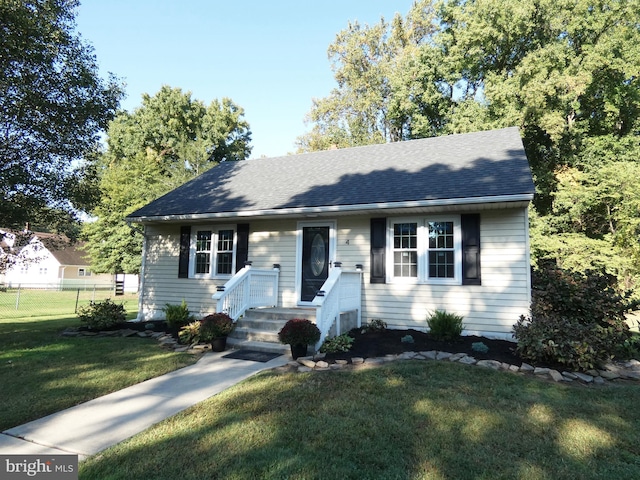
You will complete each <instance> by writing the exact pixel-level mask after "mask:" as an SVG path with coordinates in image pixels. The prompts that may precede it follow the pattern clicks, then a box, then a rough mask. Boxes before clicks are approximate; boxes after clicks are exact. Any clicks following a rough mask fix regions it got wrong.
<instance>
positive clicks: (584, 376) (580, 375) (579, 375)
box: [574, 372, 593, 383]
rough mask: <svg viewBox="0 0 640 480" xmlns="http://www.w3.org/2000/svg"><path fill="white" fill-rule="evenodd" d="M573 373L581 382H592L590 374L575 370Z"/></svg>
mask: <svg viewBox="0 0 640 480" xmlns="http://www.w3.org/2000/svg"><path fill="white" fill-rule="evenodd" d="M574 375H575V376H576V378H577V379H578V380H580V381H581V382H583V383H592V382H593V377H592V376H591V375H588V374H586V373H581V372H575V374H574Z"/></svg>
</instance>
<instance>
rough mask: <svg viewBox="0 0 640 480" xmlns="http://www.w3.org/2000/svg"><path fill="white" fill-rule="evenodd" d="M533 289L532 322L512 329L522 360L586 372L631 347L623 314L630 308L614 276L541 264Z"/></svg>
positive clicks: (523, 320) (528, 320)
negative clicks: (558, 365)
mask: <svg viewBox="0 0 640 480" xmlns="http://www.w3.org/2000/svg"><path fill="white" fill-rule="evenodd" d="M532 285H533V288H532V302H531V317H530V318H526V317H524V316H521V317H520V319H519V320H518V322H517V323H516V324H515V325H514V328H513V332H514V336H515V338H516V340H517V342H518V344H517V347H516V351H517V352H518V354H519V355H520V356H521V357H522V358H524V359H527V360H529V361H531V362H532V363H541V362H542V363H544V362H548V363H558V364H562V365H565V366H566V367H567V368H571V369H574V370H588V369H591V368H596V367H597V366H599V365H601V364H602V363H603V362H605V361H606V360H607V359H609V358H611V357H612V356H614V355H616V354H620V353H622V352H623V351H624V350H625V346H630V342H629V340H630V338H631V335H630V332H629V327H628V326H627V324H626V322H625V312H626V311H627V310H629V309H631V308H632V307H633V306H634V305H633V304H632V303H630V302H629V301H628V296H626V295H623V294H621V293H620V292H619V291H618V289H617V280H616V278H615V277H613V276H612V275H607V274H604V273H598V272H593V271H588V272H585V273H584V274H582V273H579V272H571V271H567V270H562V269H561V268H558V267H557V266H556V265H555V264H553V263H549V262H545V263H542V264H540V266H539V268H538V270H536V271H534V273H533V276H532Z"/></svg>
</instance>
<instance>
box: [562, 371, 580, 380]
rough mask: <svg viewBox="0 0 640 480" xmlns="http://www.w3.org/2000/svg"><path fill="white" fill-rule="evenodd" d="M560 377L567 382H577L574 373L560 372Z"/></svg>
mask: <svg viewBox="0 0 640 480" xmlns="http://www.w3.org/2000/svg"><path fill="white" fill-rule="evenodd" d="M562 376H563V377H565V378H568V379H569V380H577V379H578V377H577V375H576V374H575V373H571V372H562Z"/></svg>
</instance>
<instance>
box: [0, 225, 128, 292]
mask: <svg viewBox="0 0 640 480" xmlns="http://www.w3.org/2000/svg"><path fill="white" fill-rule="evenodd" d="M29 233H30V235H32V238H31V240H30V241H29V243H28V244H27V245H26V246H24V247H22V249H20V252H21V254H20V256H21V257H23V258H24V259H25V261H23V262H20V263H16V264H15V265H12V266H10V267H9V268H8V269H7V270H6V272H4V274H3V275H2V278H0V283H3V284H4V285H5V286H7V287H10V288H17V287H18V286H20V287H22V288H38V289H72V288H98V289H112V288H114V276H113V275H111V274H95V273H93V272H92V271H91V267H90V262H89V258H88V256H87V254H86V253H85V251H84V249H83V248H84V242H75V243H72V242H70V241H69V239H67V238H66V237H64V236H60V235H55V234H51V233H42V232H29ZM0 235H2V243H1V244H0V247H1V248H2V250H3V251H4V252H7V253H8V252H12V253H14V254H16V253H18V252H16V251H15V250H16V249H14V239H15V234H13V233H12V232H10V231H8V230H6V229H0ZM127 277H128V278H126V279H125V280H126V285H125V290H127V291H133V292H136V291H137V289H138V285H137V283H138V281H137V275H133V276H130V275H128V276H127Z"/></svg>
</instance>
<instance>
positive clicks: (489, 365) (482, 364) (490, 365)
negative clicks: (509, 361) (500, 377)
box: [477, 360, 502, 370]
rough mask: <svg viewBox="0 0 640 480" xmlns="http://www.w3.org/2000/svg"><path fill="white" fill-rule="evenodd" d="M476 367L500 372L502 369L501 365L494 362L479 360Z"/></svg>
mask: <svg viewBox="0 0 640 480" xmlns="http://www.w3.org/2000/svg"><path fill="white" fill-rule="evenodd" d="M477 365H478V366H479V367H485V368H491V369H493V370H500V369H501V368H502V363H500V362H498V361H496V360H479V361H478V363H477Z"/></svg>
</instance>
